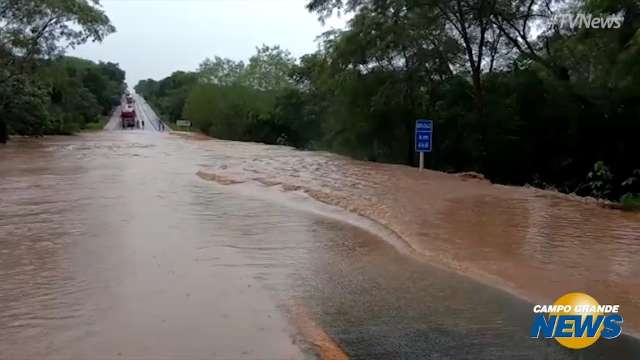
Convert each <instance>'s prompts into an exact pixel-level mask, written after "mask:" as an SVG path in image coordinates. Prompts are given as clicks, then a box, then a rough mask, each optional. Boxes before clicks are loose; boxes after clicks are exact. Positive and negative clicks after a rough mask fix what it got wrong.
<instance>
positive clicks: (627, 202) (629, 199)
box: [620, 193, 640, 211]
mask: <svg viewBox="0 0 640 360" xmlns="http://www.w3.org/2000/svg"><path fill="white" fill-rule="evenodd" d="M620 204H622V209H623V210H627V211H640V194H632V193H628V194H625V195H623V196H622V197H621V198H620Z"/></svg>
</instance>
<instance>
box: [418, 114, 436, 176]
mask: <svg viewBox="0 0 640 360" xmlns="http://www.w3.org/2000/svg"><path fill="white" fill-rule="evenodd" d="M432 140H433V120H422V119H421V120H416V138H415V142H416V151H417V152H419V153H420V167H419V170H420V171H422V169H424V153H426V152H431V145H432Z"/></svg>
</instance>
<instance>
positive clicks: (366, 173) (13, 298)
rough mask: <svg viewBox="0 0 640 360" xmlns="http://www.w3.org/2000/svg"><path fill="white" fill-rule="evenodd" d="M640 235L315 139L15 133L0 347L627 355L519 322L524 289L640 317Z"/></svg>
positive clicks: (509, 192)
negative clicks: (572, 347) (536, 334)
mask: <svg viewBox="0 0 640 360" xmlns="http://www.w3.org/2000/svg"><path fill="white" fill-rule="evenodd" d="M328 205H330V206H328ZM353 225H356V226H353ZM639 236H640V216H639V215H638V214H630V213H623V212H620V211H617V210H610V209H603V208H600V207H598V206H596V205H594V204H590V203H586V202H581V201H576V200H573V199H570V198H568V197H566V196H562V195H558V194H554V193H551V192H546V191H540V190H535V189H526V188H516V187H505V186H496V185H491V184H489V183H486V182H483V181H478V180H470V179H463V178H460V177H457V176H453V175H447V174H442V173H437V172H431V171H425V172H422V173H419V172H418V171H417V170H416V169H412V168H408V167H405V166H397V165H385V164H376V163H368V162H360V161H354V160H351V159H347V158H344V157H341V156H337V155H333V154H328V153H322V152H306V151H297V150H294V149H291V148H288V147H281V146H267V145H261V144H253V143H239V142H229V141H220V140H209V139H204V138H198V137H195V136H192V135H182V136H176V135H168V134H160V133H154V132H151V131H135V130H132V131H113V132H101V133H95V134H83V135H79V136H74V137H45V138H41V139H17V140H15V141H13V142H11V143H10V144H8V145H5V146H0V359H41V358H42V359H45V358H47V359H179V360H182V359H205V358H206V359H303V358H313V357H316V356H318V354H320V355H322V349H320V350H319V349H318V348H320V347H323V346H320V345H319V343H323V344H325V345H326V348H327V349H330V350H329V351H334V352H338V351H344V353H345V354H347V355H348V356H349V357H351V358H361V359H374V358H380V359H394V358H404V359H412V358H413V359H422V358H425V357H432V358H467V359H485V358H486V359H495V358H552V359H556V358H557V359H575V358H578V356H580V359H583V358H603V359H612V358H633V357H636V358H637V357H638V356H639V355H638V354H640V345H639V344H638V343H637V342H636V340H633V339H629V338H626V339H620V341H617V342H616V341H611V342H609V343H607V342H604V341H602V340H601V341H600V342H599V343H598V344H597V346H594V347H593V348H590V349H589V352H583V353H576V352H572V351H568V350H566V349H564V348H561V347H560V346H559V345H558V344H556V343H555V341H542V340H535V339H529V338H528V332H529V327H530V325H531V303H535V302H544V303H547V302H552V301H553V300H554V299H555V298H557V297H558V296H560V295H562V294H564V293H567V292H570V291H583V292H587V293H589V294H591V295H592V296H594V297H595V298H596V299H597V300H599V302H600V303H617V304H620V305H621V307H622V313H623V315H624V316H625V323H624V326H623V329H624V333H629V331H631V330H638V329H640V300H639V299H640V251H639V250H640V238H639ZM434 265H435V266H434ZM487 285H490V286H487ZM503 290H506V292H505V291H503ZM514 295H516V296H514ZM314 337H315V338H314ZM427 355H428V356H427ZM583 356H585V357H583ZM327 358H329V357H327ZM333 358H344V357H343V356H342V355H340V356H338V355H336V357H333Z"/></svg>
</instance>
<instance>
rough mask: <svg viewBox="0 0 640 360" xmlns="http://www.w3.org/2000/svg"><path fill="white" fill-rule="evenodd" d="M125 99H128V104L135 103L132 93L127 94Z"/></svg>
mask: <svg viewBox="0 0 640 360" xmlns="http://www.w3.org/2000/svg"><path fill="white" fill-rule="evenodd" d="M125 99H126V101H127V104H129V105H131V104H133V103H134V100H133V96H132V95H131V94H127V95H126V96H125Z"/></svg>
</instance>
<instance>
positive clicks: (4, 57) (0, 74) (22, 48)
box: [0, 0, 125, 142]
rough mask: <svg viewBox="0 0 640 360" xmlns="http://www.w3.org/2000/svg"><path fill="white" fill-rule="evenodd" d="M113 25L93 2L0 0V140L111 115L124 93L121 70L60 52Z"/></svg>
mask: <svg viewBox="0 0 640 360" xmlns="http://www.w3.org/2000/svg"><path fill="white" fill-rule="evenodd" d="M114 30H115V29H114V28H113V26H111V24H110V22H109V19H108V18H107V17H106V15H105V14H104V13H103V11H102V10H101V9H100V8H99V7H98V2H97V1H93V0H66V1H60V0H4V1H2V2H1V3H0V142H6V141H7V139H8V136H9V135H10V134H19V135H43V134H68V133H72V132H74V131H77V130H79V129H83V128H85V127H86V126H87V124H89V123H95V122H100V116H101V115H107V114H109V113H110V111H111V110H112V108H113V106H114V105H115V104H117V103H118V102H119V96H120V94H122V92H123V91H124V88H125V85H124V75H125V74H124V72H123V71H122V70H121V69H120V68H119V67H118V65H117V64H113V63H99V64H95V63H93V62H91V61H87V60H82V59H77V58H71V57H63V56H62V53H63V52H64V49H65V48H67V47H69V46H76V45H79V44H82V43H84V42H86V41H89V40H93V41H101V40H102V39H103V38H104V37H105V36H106V35H108V34H110V33H112V32H113V31H114Z"/></svg>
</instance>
